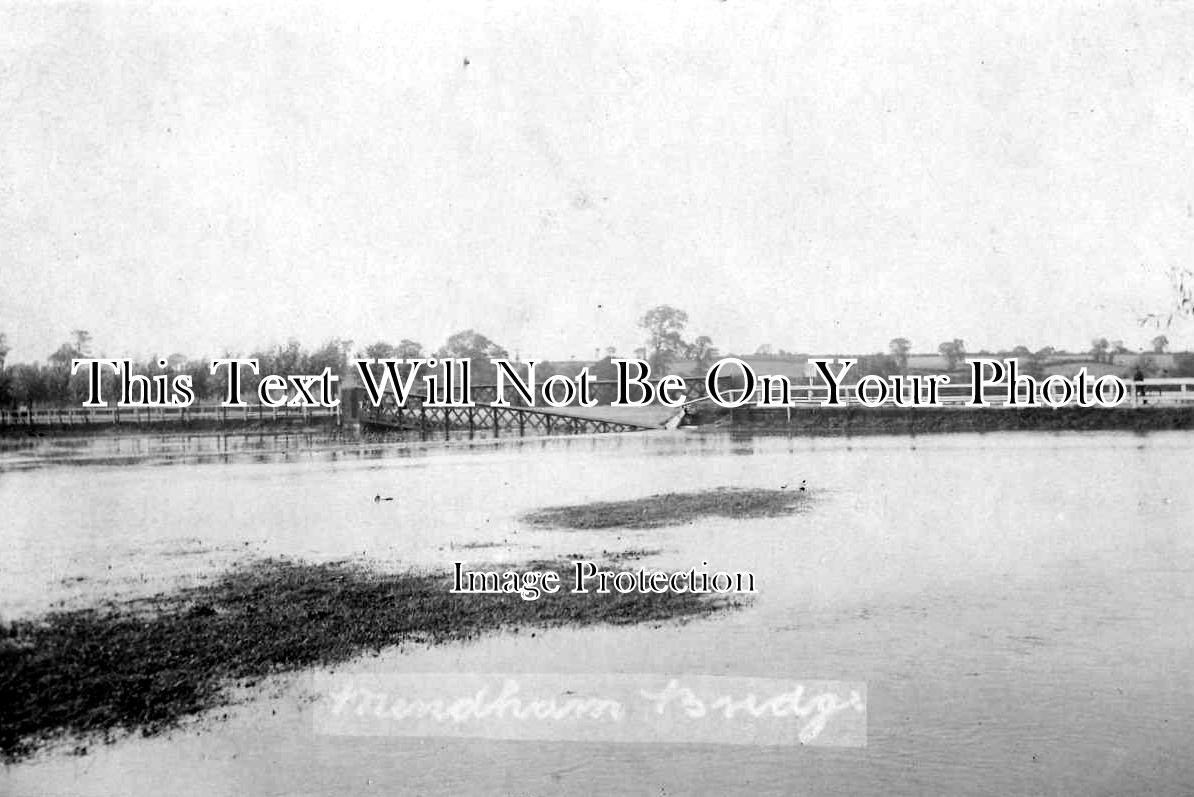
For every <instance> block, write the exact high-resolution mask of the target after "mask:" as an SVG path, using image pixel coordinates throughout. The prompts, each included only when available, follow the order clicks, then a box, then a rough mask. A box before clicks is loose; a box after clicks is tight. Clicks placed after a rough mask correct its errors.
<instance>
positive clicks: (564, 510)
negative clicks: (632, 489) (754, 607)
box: [522, 484, 806, 529]
mask: <svg viewBox="0 0 1194 797" xmlns="http://www.w3.org/2000/svg"><path fill="white" fill-rule="evenodd" d="M805 497H806V493H805V492H804V491H803V490H802V489H801V485H799V484H793V485H790V486H787V487H785V488H783V489H779V490H761V489H753V490H744V489H733V488H729V487H720V488H717V489H715V490H704V491H702V492H695V493H665V494H663V495H652V496H649V497H647V498H638V499H635V500H632V501H597V502H594V503H589V504H578V505H576V506H556V507H549V508H547V509H539V510H536V511H534V512H530V513H528V514H526V515H523V517H522V520H523V522H525V523H528V524H530V525H532V526H547V527H552V528H567V529H608V528H629V529H652V528H659V527H661V526H680V525H683V524H685V523H688V522H689V521H692V520H698V519H700V518H706V517H723V518H732V519H735V520H739V519H743V518H757V517H777V516H779V515H787V514H790V513H791V512H794V511H796V510H797V509H798V508H799V507H800V505H801V503H802V502H803V501H804V499H805Z"/></svg>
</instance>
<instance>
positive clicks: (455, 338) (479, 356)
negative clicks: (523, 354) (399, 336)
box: [399, 329, 510, 385]
mask: <svg viewBox="0 0 1194 797" xmlns="http://www.w3.org/2000/svg"><path fill="white" fill-rule="evenodd" d="M403 342H404V343H409V342H410V341H403ZM399 345H400V346H401V344H399ZM415 345H418V344H415ZM435 356H436V357H440V358H443V357H452V358H454V359H460V360H468V361H469V362H470V363H471V369H472V373H473V381H474V382H475V383H476V384H479V385H480V384H492V383H493V381H494V380H495V379H496V378H497V369H496V368H495V367H494V365H493V364H492V363H491V362H490V359H491V358H508V357H509V356H510V352H508V351H506V350H505V349H504V348H502V347H501V346H499V345H498V344H496V343H494V342H493V341H492V340H490V339H489V338H487V337H485V336H484V335H482V334H481V333H480V332H477V331H475V330H472V329H466V330H463V331H462V332H457V333H456V334H454V335H452V336H451V337H449V338H448V341H447V343H445V344H444V345H443V347H442V348H440V350H439V351H437V352H436V353H435Z"/></svg>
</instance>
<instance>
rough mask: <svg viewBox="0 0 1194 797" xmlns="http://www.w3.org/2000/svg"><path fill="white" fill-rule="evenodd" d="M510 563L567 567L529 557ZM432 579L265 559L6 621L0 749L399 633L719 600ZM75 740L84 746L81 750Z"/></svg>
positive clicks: (12, 749) (156, 715)
mask: <svg viewBox="0 0 1194 797" xmlns="http://www.w3.org/2000/svg"><path fill="white" fill-rule="evenodd" d="M517 569H518V570H531V569H534V570H548V569H552V570H556V571H557V572H560V573H561V582H562V583H567V577H568V573H569V572H570V571H571V564H570V563H564V562H533V563H530V564H527V565H524V566H522V567H521V568H517ZM450 588H451V581H450V579H449V578H448V577H447V576H445V575H443V574H423V573H403V574H386V573H378V572H375V571H373V570H370V569H368V568H366V567H363V566H361V565H357V564H351V563H343V562H342V563H332V564H307V563H302V562H296V561H291V560H277V559H271V560H265V561H261V562H256V563H253V564H251V565H246V566H244V567H242V568H240V569H237V570H234V571H232V572H229V573H227V574H225V575H223V576H222V577H220V578H218V579H216V580H215V581H213V582H212V583H210V584H205V585H203V586H200V587H194V588H189V589H186V590H182V591H179V592H177V593H171V594H161V595H157V596H155V597H153V598H148V599H142V600H138V601H133V602H128V603H122V604H116V603H109V604H107V605H105V606H103V607H101V608H91V609H81V610H72V611H63V612H56V613H52V614H49V615H47V616H45V617H43V618H41V619H39V620H37V621H23V622H19V623H16V624H14V626H13V628H12V629H10V635H9V637H8V638H6V639H0V757H2V758H3V759H4V760H6V761H15V760H19V759H21V758H23V757H26V756H28V755H30V754H31V753H32V752H34V751H35V750H36V749H37V748H38V747H39V746H40V745H41V744H43V743H45V742H47V741H50V740H52V739H54V738H55V737H61V736H63V735H67V736H74V737H80V736H81V737H84V738H86V737H89V736H90V737H94V736H97V735H98V736H101V737H102V738H103V739H104V740H105V741H111V740H113V739H114V738H117V737H118V736H120V735H122V734H124V733H128V732H139V733H142V734H144V735H147V736H148V735H152V734H155V733H158V732H160V731H162V730H165V729H167V728H170V727H172V726H174V725H176V724H177V723H178V722H179V721H180V720H182V719H184V718H187V717H191V716H194V715H197V714H199V713H201V712H203V711H205V710H207V709H210V708H214V707H216V706H219V705H224V704H227V703H228V702H229V701H230V700H231V699H232V698H231V692H230V689H231V688H233V687H235V686H252V685H253V684H254V683H255V682H256V681H257V680H259V679H261V678H263V677H265V676H268V675H271V674H273V673H279V672H287V671H293V670H297V669H301V668H304V667H310V666H316V665H329V664H335V663H337V662H342V661H345V660H347V659H350V658H352V657H354V656H356V655H358V654H360V653H362V652H365V651H376V650H380V649H382V648H384V647H387V646H391V645H395V644H400V643H402V642H409V641H419V642H425V643H427V642H429V643H435V642H444V641H449V640H459V639H467V638H471V637H474V636H477V635H478V634H481V633H483V632H486V631H491V630H496V629H499V628H517V627H520V626H556V625H565V624H573V625H589V624H594V623H610V624H630V623H642V622H651V621H662V620H666V619H672V618H683V617H693V616H697V615H702V614H707V613H709V612H712V611H716V610H717V609H719V608H724V607H726V606H728V605H730V604H728V603H725V602H715V601H709V600H707V599H702V598H700V597H698V596H693V595H688V594H673V593H665V594H646V595H643V594H637V593H636V594H617V593H610V594H607V595H602V594H596V593H589V594H579V595H578V594H572V593H570V592H568V591H567V590H561V592H560V593H558V594H555V595H551V594H546V595H544V596H543V597H541V598H540V599H539V600H536V601H525V600H523V599H522V598H520V597H519V596H518V595H478V594H452V593H451V592H450ZM84 749H85V748H84Z"/></svg>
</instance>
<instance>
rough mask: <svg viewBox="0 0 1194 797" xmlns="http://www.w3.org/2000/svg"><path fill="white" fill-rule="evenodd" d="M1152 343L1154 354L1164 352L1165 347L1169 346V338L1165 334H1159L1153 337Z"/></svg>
mask: <svg viewBox="0 0 1194 797" xmlns="http://www.w3.org/2000/svg"><path fill="white" fill-rule="evenodd" d="M1152 345H1153V353H1154V354H1164V353H1165V349H1167V348H1169V338H1167V337H1165V336H1164V335H1157V336H1156V337H1155V338H1153V340H1152Z"/></svg>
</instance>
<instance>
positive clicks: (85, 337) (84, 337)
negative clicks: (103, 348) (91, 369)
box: [71, 329, 91, 357]
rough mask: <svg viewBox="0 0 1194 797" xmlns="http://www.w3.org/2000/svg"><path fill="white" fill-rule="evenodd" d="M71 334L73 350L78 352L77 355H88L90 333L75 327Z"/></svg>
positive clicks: (89, 353) (89, 351)
mask: <svg viewBox="0 0 1194 797" xmlns="http://www.w3.org/2000/svg"><path fill="white" fill-rule="evenodd" d="M71 336H72V337H73V338H74V345H75V351H77V352H78V353H79V354H78V356H79V357H90V356H91V333H90V332H88V331H87V330H85V329H76V330H74V331H73V332H71Z"/></svg>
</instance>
